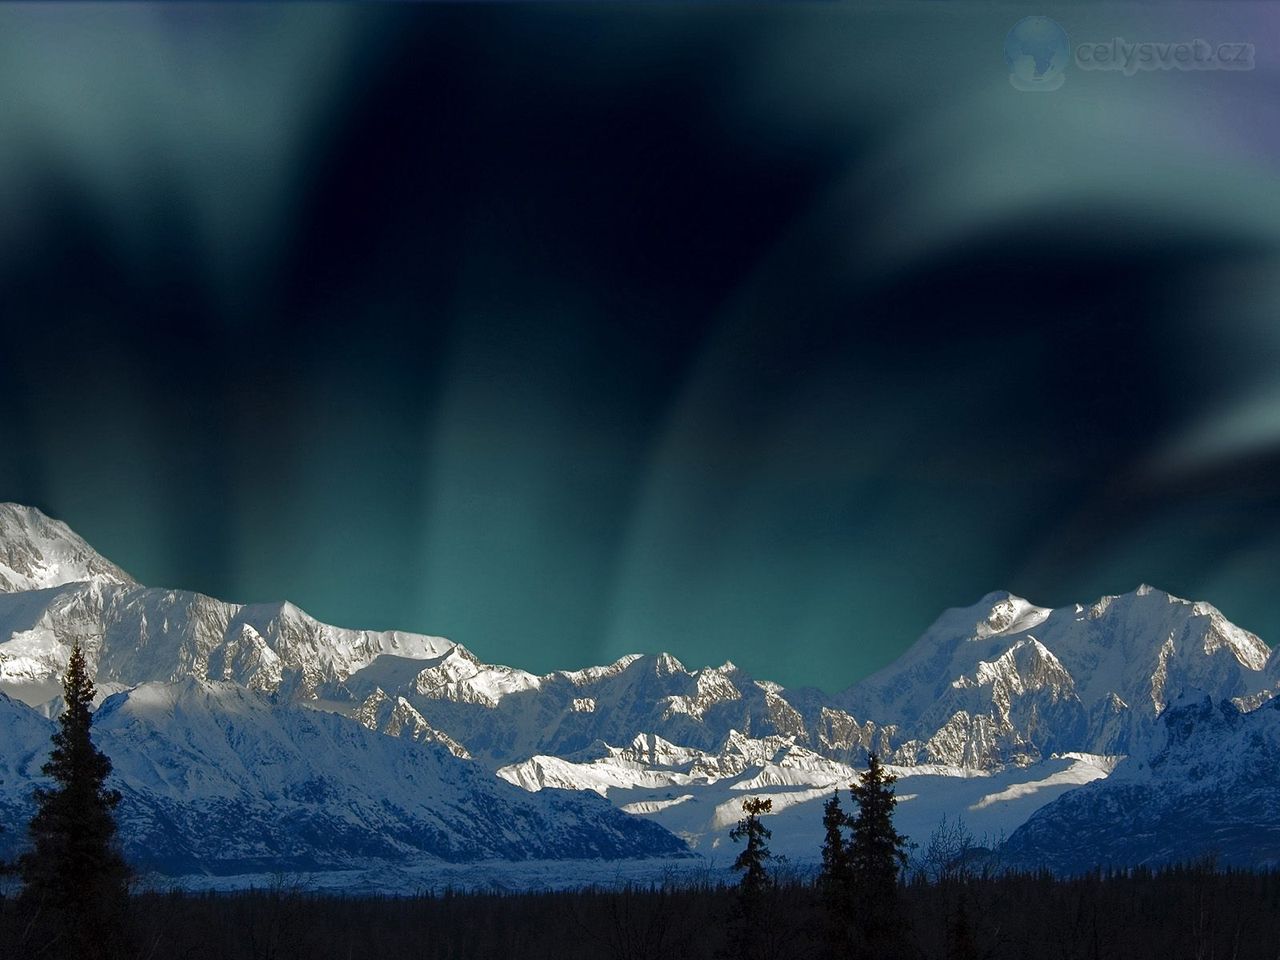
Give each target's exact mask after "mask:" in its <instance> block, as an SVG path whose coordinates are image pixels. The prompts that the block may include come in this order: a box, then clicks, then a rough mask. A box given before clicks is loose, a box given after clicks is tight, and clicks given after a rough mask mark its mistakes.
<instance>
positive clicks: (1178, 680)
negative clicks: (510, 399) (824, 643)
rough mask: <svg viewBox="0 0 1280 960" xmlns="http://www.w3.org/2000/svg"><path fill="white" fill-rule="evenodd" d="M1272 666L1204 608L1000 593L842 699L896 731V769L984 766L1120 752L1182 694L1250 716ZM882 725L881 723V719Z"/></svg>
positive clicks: (1261, 650)
mask: <svg viewBox="0 0 1280 960" xmlns="http://www.w3.org/2000/svg"><path fill="white" fill-rule="evenodd" d="M1277 667H1278V663H1277V660H1276V658H1274V657H1272V656H1271V651H1270V650H1269V648H1268V647H1267V645H1266V644H1264V643H1263V642H1262V641H1261V640H1259V639H1258V638H1257V637H1256V636H1254V635H1253V634H1251V633H1249V632H1247V631H1245V630H1241V629H1240V628H1239V627H1236V626H1235V625H1233V624H1231V623H1230V622H1229V621H1228V620H1227V619H1226V618H1225V617H1224V616H1223V615H1222V614H1221V613H1220V612H1219V611H1218V610H1217V609H1216V608H1214V607H1212V606H1210V605H1209V604H1207V603H1191V602H1189V601H1186V600H1181V599H1179V598H1177V597H1174V596H1171V595H1169V594H1167V593H1165V592H1164V591H1162V590H1156V589H1154V588H1152V587H1149V586H1145V585H1144V586H1141V587H1139V588H1138V589H1137V590H1135V591H1134V592H1132V593H1128V594H1125V595H1123V596H1118V597H1103V598H1102V599H1101V600H1098V601H1097V602H1095V603H1093V604H1090V605H1087V606H1086V605H1083V604H1076V605H1074V606H1070V607H1061V608H1059V609H1057V610H1050V609H1046V608H1043V607H1036V606H1034V605H1032V604H1030V603H1028V602H1027V601H1025V600H1022V599H1021V598H1019V597H1014V596H1012V595H1010V594H1007V593H994V594H990V595H988V596H986V597H984V598H983V599H982V600H981V601H979V602H978V603H977V604H976V605H975V606H972V607H968V608H964V609H958V610H949V611H947V612H946V613H944V614H943V615H942V616H941V617H940V618H939V619H938V620H937V622H935V623H934V624H933V626H932V627H930V628H929V630H928V631H927V632H926V633H925V634H924V636H923V637H921V638H920V640H918V641H917V642H916V643H915V645H913V646H912V647H911V648H910V649H909V650H908V651H907V652H906V653H905V654H903V655H902V657H900V658H899V659H898V660H897V661H896V662H894V663H893V664H892V665H890V666H889V667H888V668H886V669H885V670H882V671H880V672H879V673H877V674H875V675H873V676H871V677H869V678H867V679H866V680H864V681H863V682H861V683H859V684H857V685H856V686H854V687H853V688H851V689H850V690H848V691H846V692H845V693H844V694H843V695H841V696H840V697H839V698H837V699H838V702H839V703H840V704H841V706H842V707H843V708H844V709H845V710H846V711H848V712H849V713H852V714H855V715H859V716H868V717H875V718H882V717H883V718H889V719H891V720H892V722H893V723H894V724H895V725H896V729H895V734H896V736H895V738H894V743H895V745H896V747H895V750H894V751H893V756H894V759H895V760H896V761H897V762H899V763H903V764H910V763H915V762H928V763H952V764H967V765H972V766H991V765H999V764H1001V763H1007V762H1015V763H1016V762H1028V761H1032V760H1035V759H1038V758H1040V757H1044V756H1048V755H1051V754H1052V753H1062V752H1067V751H1084V752H1088V753H1097V754H1114V753H1125V752H1127V751H1128V750H1129V748H1130V746H1131V743H1132V742H1134V740H1135V738H1137V739H1141V738H1143V737H1145V736H1146V735H1147V733H1148V732H1149V731H1150V729H1151V727H1152V725H1153V723H1154V721H1155V718H1156V716H1157V715H1158V714H1159V713H1160V711H1161V710H1163V709H1164V706H1165V703H1166V699H1167V697H1168V694H1169V691H1174V692H1176V691H1179V690H1181V689H1183V688H1184V687H1189V686H1191V687H1198V688H1200V689H1205V690H1212V691H1214V692H1215V694H1216V695H1218V696H1221V697H1226V698H1230V699H1233V700H1235V702H1236V703H1237V704H1238V705H1240V706H1242V707H1248V706H1254V705H1256V704H1258V703H1260V702H1262V701H1263V700H1265V699H1267V698H1269V697H1270V696H1272V695H1273V694H1274V692H1275V690H1276V685H1277V679H1278V675H1277ZM882 722H883V721H882Z"/></svg>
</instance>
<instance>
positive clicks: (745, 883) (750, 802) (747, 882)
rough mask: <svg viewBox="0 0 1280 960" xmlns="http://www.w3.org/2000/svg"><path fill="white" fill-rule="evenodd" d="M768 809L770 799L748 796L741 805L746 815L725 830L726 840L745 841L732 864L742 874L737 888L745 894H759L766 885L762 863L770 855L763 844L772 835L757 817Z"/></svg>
mask: <svg viewBox="0 0 1280 960" xmlns="http://www.w3.org/2000/svg"><path fill="white" fill-rule="evenodd" d="M772 809H773V801H772V800H768V799H761V798H759V797H748V798H747V799H746V800H744V801H743V803H742V811H743V813H745V814H746V816H745V817H743V818H742V819H741V820H739V821H738V825H737V826H736V827H734V828H733V829H732V830H730V831H729V837H730V838H731V839H732V840H734V841H735V842H736V841H738V840H746V841H747V845H746V846H745V847H743V848H742V852H741V853H739V854H738V857H737V859H736V860H734V861H733V869H734V870H741V871H742V883H741V888H740V889H741V890H742V892H743V893H744V894H746V895H752V894H757V893H760V892H761V891H762V890H764V888H765V887H766V886H768V884H769V873H768V871H767V870H766V869H765V862H766V861H767V860H769V859H770V858H772V856H773V854H771V853H770V852H769V847H768V844H767V841H768V840H769V838H770V837H772V836H773V832H772V831H771V830H769V828H768V827H766V826H765V825H764V824H763V823H762V822H761V820H760V814H762V813H768V812H769V811H770V810H772Z"/></svg>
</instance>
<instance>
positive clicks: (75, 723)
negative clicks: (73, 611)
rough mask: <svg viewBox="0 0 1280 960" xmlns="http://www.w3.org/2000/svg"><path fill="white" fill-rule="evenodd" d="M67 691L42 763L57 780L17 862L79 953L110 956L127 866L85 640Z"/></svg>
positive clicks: (58, 931) (40, 793)
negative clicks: (96, 724) (98, 738)
mask: <svg viewBox="0 0 1280 960" xmlns="http://www.w3.org/2000/svg"><path fill="white" fill-rule="evenodd" d="M62 691H63V700H64V701H65V707H64V709H63V711H62V715H61V716H60V717H59V718H58V730H57V732H56V733H54V735H53V750H52V752H51V753H50V754H49V759H48V761H47V762H46V763H45V764H44V766H43V767H41V772H43V773H44V775H45V776H47V777H49V778H51V779H52V780H53V781H54V785H53V786H52V787H40V788H37V789H36V791H35V801H36V813H35V816H34V817H32V819H31V824H30V827H29V828H28V832H29V835H30V838H31V841H32V849H31V850H30V851H28V852H27V853H25V854H23V855H22V856H21V857H20V858H19V861H18V869H19V871H20V873H21V875H22V880H23V884H24V886H23V894H22V896H23V899H24V901H26V902H27V904H28V905H29V906H30V907H32V908H33V909H34V910H35V911H37V913H36V915H37V916H39V917H42V918H43V920H44V921H47V923H48V927H49V929H50V930H51V931H53V934H54V936H56V937H57V938H58V939H59V940H62V939H64V938H65V939H69V940H70V941H71V947H72V949H73V950H74V951H75V953H76V955H77V956H81V957H84V956H95V955H96V956H107V955H110V954H111V952H112V951H113V950H114V949H116V948H117V947H118V946H119V944H118V938H117V934H118V932H119V919H120V917H121V914H122V912H123V907H124V902H125V898H126V894H127V883H128V877H129V870H128V867H127V866H126V864H125V862H124V859H123V858H122V857H121V855H120V852H119V849H118V847H117V844H116V821H115V816H114V810H115V808H116V805H117V804H118V803H119V802H120V794H119V793H118V792H117V791H115V790H109V789H107V787H106V785H105V783H106V779H107V777H108V775H110V773H111V761H110V760H109V759H108V758H107V756H106V755H105V754H103V753H102V752H101V751H100V750H98V749H97V747H95V746H94V745H93V741H92V739H90V736H89V728H90V726H91V725H92V723H93V712H92V709H91V708H92V704H93V695H94V689H93V682H92V681H91V680H90V679H89V673H88V670H87V668H86V666H85V661H84V653H83V651H82V650H81V649H80V645H79V644H76V645H75V646H74V647H73V648H72V650H71V659H70V661H69V662H68V664H67V672H66V677H65V679H64V680H63V685H62Z"/></svg>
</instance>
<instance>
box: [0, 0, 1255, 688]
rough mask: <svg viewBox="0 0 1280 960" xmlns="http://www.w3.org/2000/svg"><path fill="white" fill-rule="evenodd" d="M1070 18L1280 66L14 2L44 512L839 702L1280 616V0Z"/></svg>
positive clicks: (625, 25)
mask: <svg viewBox="0 0 1280 960" xmlns="http://www.w3.org/2000/svg"><path fill="white" fill-rule="evenodd" d="M1215 11H1217V12H1215ZM1035 12H1039V13H1046V14H1049V15H1052V16H1054V17H1055V18H1056V19H1058V20H1059V21H1060V22H1061V23H1062V24H1063V25H1064V27H1065V28H1066V29H1067V31H1068V33H1069V34H1070V35H1071V36H1072V37H1073V39H1074V38H1104V39H1105V38H1109V37H1111V36H1114V35H1116V34H1117V33H1120V34H1123V35H1125V36H1129V37H1133V38H1135V39H1144V38H1147V37H1154V38H1155V39H1167V38H1168V37H1167V36H1166V35H1168V36H1175V35H1176V36H1177V37H1182V36H1183V35H1184V34H1185V35H1186V38H1187V39H1191V38H1194V37H1197V36H1208V37H1209V38H1210V39H1220V40H1255V41H1257V42H1259V44H1260V49H1259V51H1258V65H1257V68H1256V69H1255V70H1253V71H1250V72H1248V73H1225V72H1224V73H1185V72H1177V71H1170V72H1165V73H1158V74H1149V75H1139V76H1134V77H1126V76H1124V75H1121V74H1103V73H1088V72H1082V71H1076V72H1075V73H1073V74H1072V75H1070V76H1069V77H1068V81H1067V84H1066V85H1065V86H1064V87H1063V89H1062V90H1059V91H1055V92H1053V93H1023V92H1020V91H1018V90H1015V89H1014V88H1013V87H1012V86H1011V85H1010V84H1009V83H1008V78H1007V71H1006V69H1005V64H1004V62H1003V60H1002V58H1001V53H1000V51H1001V44H1002V41H1003V38H1004V34H1005V32H1006V31H1007V30H1008V29H1009V26H1010V25H1011V24H1012V20H1013V19H1016V18H1014V17H1012V15H1011V14H1010V13H1009V12H1008V11H1004V12H997V13H990V12H987V11H986V10H985V8H980V7H967V6H964V5H959V6H956V5H951V4H947V5H944V6H937V5H929V4H923V5H907V6H899V7H887V8H884V9H882V10H878V11H877V10H867V9H865V8H855V7H850V6H846V5H843V4H829V5H813V6H800V7H773V8H769V7H760V6H751V7H741V8H740V7H736V6H733V5H720V4H717V5H713V6H711V7H709V8H701V9H695V8H678V7H667V6H649V5H645V6H642V7H640V8H638V9H628V8H623V7H590V6H586V5H577V4H575V5H570V6H566V7H532V6H520V7H501V6H483V7H479V8H472V7H459V6H446V7H432V8H426V7H415V8H403V9H402V8H386V7H341V6H327V7H296V6H295V7H274V8H272V7H260V6H253V5H248V6H241V5H233V6H230V7H224V8H216V7H205V6H193V7H151V8H141V7H111V6H108V7H103V8H97V9H89V8H83V7H78V8H72V9H63V8H47V7H43V6H34V5H33V6H20V7H10V8H6V9H4V10H3V11H0V36H2V37H3V39H0V64H2V66H0V84H3V89H4V93H5V96H4V97H3V98H0V144H3V146H0V206H3V210H4V216H3V218H0V219H3V223H2V224H0V317H2V319H0V322H2V323H3V342H2V343H0V499H8V500H18V501H23V502H28V503H33V504H36V505H38V506H40V507H42V508H43V509H45V510H47V511H48V512H50V513H52V514H54V515H56V516H59V517H61V518H63V519H65V520H67V521H68V522H69V523H71V524H72V526H73V527H75V528H76V529H77V530H78V531H79V532H81V533H82V534H83V535H85V536H86V537H87V538H88V539H90V541H91V542H93V543H94V544H95V545H97V546H98V547H99V549H101V550H102V552H104V553H105V554H107V555H108V556H110V557H111V558H112V559H114V560H116V561H117V562H119V563H121V564H122V565H123V566H125V567H126V569H128V570H130V571H131V572H132V573H134V574H135V575H136V576H138V577H139V578H140V579H142V580H144V581H145V582H147V583H150V584H155V585H167V586H181V587H189V588H194V589H199V590H202V591H204V592H207V593H211V594H214V595H217V596H221V597H224V598H227V599H232V600H242V601H248V600H266V599H276V598H285V597H287V598H289V599H292V600H294V601H296V602H297V603H299V604H300V605H301V606H303V607H304V608H306V609H308V610H309V611H310V612H312V613H313V614H314V615H316V616H318V617H320V618H322V619H325V620H328V621H330V622H335V623H340V624H343V625H353V626H372V627H399V628H404V629H412V630H418V631H423V632H432V633H440V634H444V635H447V636H450V637H452V638H454V639H457V640H460V641H462V642H464V643H466V644H467V645H468V646H470V647H472V648H473V649H474V650H476V651H477V652H478V653H480V654H481V655H482V656H485V657H487V658H489V659H492V660H497V661H503V662H509V663H513V664H516V665H519V666H523V667H526V668H529V669H533V670H547V669H552V668H558V667H576V666H581V665H584V664H585V663H588V662H598V661H606V660H609V659H612V658H614V657H616V656H618V655H620V654H622V653H625V652H629V651H633V650H640V651H646V650H659V649H666V650H670V651H672V652H674V653H676V654H677V655H678V656H680V657H681V658H682V659H685V660H686V661H687V662H689V663H690V664H694V665H696V664H701V663H712V662H714V663H719V662H721V661H723V660H725V659H733V660H734V661H735V662H738V663H739V664H741V665H743V666H745V667H747V668H748V669H750V670H751V671H752V672H754V673H756V674H757V675H759V676H763V677H771V678H774V679H777V680H779V681H782V682H784V683H788V684H799V683H811V684H817V685H821V686H824V687H827V688H828V689H834V688H837V687H841V686H844V685H846V684H848V683H849V682H852V681H853V680H855V679H857V678H858V677H859V676H861V675H863V674H865V673H866V672H868V671H869V670H871V669H874V668H875V667H877V666H879V665H882V664H883V663H885V662H887V661H888V660H889V659H891V658H892V657H893V656H894V655H896V653H897V652H899V651H900V650H901V649H902V648H903V647H904V646H905V645H906V644H908V643H909V642H910V641H911V640H913V639H914V638H915V637H916V636H917V635H918V634H919V632H920V631H921V630H922V629H923V628H924V627H925V626H927V624H928V623H929V622H930V621H931V620H932V619H933V617H934V616H935V615H936V614H937V613H938V612H939V611H940V610H941V609H942V608H944V607H946V606H952V605H958V604H967V603H970V602H972V601H974V600H976V599H977V598H978V597H980V596H981V595H983V594H985V593H987V592H989V591H990V590H993V589H997V588H1007V589H1011V590H1013V591H1015V592H1018V593H1021V594H1023V595H1026V596H1028V597H1029V598H1030V599H1032V600H1034V601H1036V602H1039V603H1044V604H1060V603H1066V602H1071V601H1075V600H1091V599H1093V598H1095V597H1096V596H1098V595H1100V594H1103V593H1115V592H1121V591H1125V590H1129V589H1132V588H1133V587H1135V586H1136V585H1137V584H1138V583H1140V582H1143V581H1149V582H1152V583H1155V584H1157V585H1159V586H1161V587H1163V588H1165V589H1168V590H1170V591H1172V592H1174V593H1178V594H1182V595H1190V596H1194V597H1196V598H1202V599H1208V600H1211V601H1213V602H1215V603H1217V604H1218V605H1219V606H1220V607H1222V608H1223V609H1224V610H1225V612H1226V613H1227V614H1228V616H1231V617H1232V618H1233V619H1235V620H1236V621H1237V622H1239V623H1240V624H1241V625H1243V626H1246V627H1249V628H1251V629H1254V630H1256V631H1258V632H1259V633H1260V634H1261V635H1262V636H1263V637H1264V639H1271V638H1272V637H1276V636H1280V599H1278V594H1277V589H1276V586H1277V584H1276V575H1275V571H1276V570H1277V569H1278V568H1280V471H1278V470H1277V467H1278V466H1280V445H1278V444H1277V441H1278V440H1280V382H1277V379H1276V373H1275V371H1276V370H1277V369H1278V368H1277V361H1278V360H1280V322H1278V321H1277V307H1280V283H1278V282H1277V279H1276V278H1277V276H1278V274H1277V271H1276V265H1277V263H1276V253H1277V241H1278V240H1280V216H1278V214H1280V191H1277V189H1276V179H1275V175H1276V159H1277V157H1276V141H1275V137H1274V136H1273V135H1271V134H1268V133H1267V131H1268V130H1270V131H1274V130H1276V129H1280V117H1277V112H1278V111H1280V98H1277V97H1276V93H1277V71H1276V64H1275V61H1274V58H1273V57H1272V56H1271V53H1270V51H1269V50H1267V49H1264V48H1263V47H1262V38H1265V37H1269V36H1274V30H1272V29H1271V28H1272V27H1273V26H1274V24H1272V23H1269V22H1268V17H1269V14H1268V13H1267V11H1266V10H1264V9H1261V8H1260V7H1257V6H1250V5H1245V6H1232V5H1229V4H1228V5H1217V6H1215V7H1214V8H1212V9H1210V8H1208V7H1199V8H1197V7H1180V6H1176V5H1175V6H1170V7H1162V8H1161V9H1160V10H1159V11H1156V10H1145V9H1140V10H1130V11H1128V12H1126V13H1123V14H1117V13H1116V12H1115V11H1113V10H1112V9H1111V8H1110V7H1108V6H1106V5H1102V6H1094V7H1090V8H1088V9H1076V8H1062V9H1061V10H1055V9H1052V8H1045V9H1043V10H1039V11H1035ZM1120 16H1123V17H1124V19H1117V17H1120ZM1268 31H1270V32H1268Z"/></svg>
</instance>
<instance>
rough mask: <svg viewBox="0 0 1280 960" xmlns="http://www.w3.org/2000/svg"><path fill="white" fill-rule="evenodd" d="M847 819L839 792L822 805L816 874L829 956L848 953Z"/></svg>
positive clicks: (849, 873) (850, 889) (850, 903)
mask: <svg viewBox="0 0 1280 960" xmlns="http://www.w3.org/2000/svg"><path fill="white" fill-rule="evenodd" d="M850 822H851V821H850V819H849V815H848V814H847V813H845V811H844V809H843V808H842V807H841V806H840V791H839V790H838V789H837V790H836V791H835V792H834V793H832V795H831V799H830V800H828V801H827V802H826V803H824V804H823V805H822V828H823V841H822V869H821V870H820V871H819V873H818V893H819V896H820V897H821V901H822V910H823V914H824V915H825V918H826V942H827V949H828V954H829V955H830V956H832V957H845V956H848V954H849V952H850V936H849V932H850V919H851V914H852V910H853V874H852V871H851V869H850V862H849V841H848V840H846V839H845V831H846V830H847V829H848V827H849V825H850Z"/></svg>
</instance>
